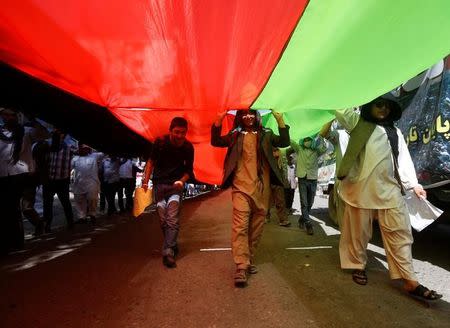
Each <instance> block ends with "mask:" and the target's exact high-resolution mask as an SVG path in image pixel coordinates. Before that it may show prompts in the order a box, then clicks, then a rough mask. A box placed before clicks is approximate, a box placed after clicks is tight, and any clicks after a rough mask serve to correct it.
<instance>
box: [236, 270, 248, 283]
mask: <svg viewBox="0 0 450 328" xmlns="http://www.w3.org/2000/svg"><path fill="white" fill-rule="evenodd" d="M234 285H235V286H236V287H245V286H246V285H247V270H245V269H237V270H236V272H235V273H234Z"/></svg>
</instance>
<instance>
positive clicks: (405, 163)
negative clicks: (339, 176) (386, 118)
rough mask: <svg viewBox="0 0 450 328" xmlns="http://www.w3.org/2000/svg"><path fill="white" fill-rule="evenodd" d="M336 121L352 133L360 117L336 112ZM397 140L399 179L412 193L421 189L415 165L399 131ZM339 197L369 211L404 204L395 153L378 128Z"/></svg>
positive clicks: (349, 111) (381, 129)
mask: <svg viewBox="0 0 450 328" xmlns="http://www.w3.org/2000/svg"><path fill="white" fill-rule="evenodd" d="M336 118H337V120H338V121H339V123H340V124H341V125H342V126H343V127H344V128H345V129H346V130H347V131H348V132H351V131H352V130H353V128H354V127H355V126H356V124H357V123H358V119H359V114H357V113H356V112H354V111H353V109H346V110H342V111H336ZM397 136H398V148H399V149H398V150H399V156H398V163H399V168H398V171H399V175H400V179H401V182H402V184H403V187H404V188H405V189H411V188H414V187H415V186H417V185H418V181H417V177H416V172H415V169H414V164H413V162H412V159H411V156H410V154H409V151H408V148H407V145H406V143H405V140H404V138H403V135H402V133H401V132H400V130H399V129H397ZM339 195H340V197H341V198H342V199H343V200H344V201H345V202H346V203H348V204H350V205H351V206H353V207H357V208H366V209H388V208H394V207H398V206H399V205H400V204H401V203H402V202H403V199H402V194H401V189H400V186H399V184H398V182H397V180H396V179H395V176H394V162H393V158H392V150H391V147H390V144H389V140H388V137H387V134H386V131H385V129H384V128H383V127H381V126H379V125H377V126H376V127H375V130H374V131H373V133H372V135H371V136H370V137H369V140H368V142H367V143H366V146H365V147H364V148H363V150H362V151H361V153H360V154H359V155H358V158H357V159H356V162H355V164H354V165H353V166H352V168H351V169H350V171H349V174H348V175H347V177H346V178H345V179H344V180H343V181H342V183H341V187H340V191H339Z"/></svg>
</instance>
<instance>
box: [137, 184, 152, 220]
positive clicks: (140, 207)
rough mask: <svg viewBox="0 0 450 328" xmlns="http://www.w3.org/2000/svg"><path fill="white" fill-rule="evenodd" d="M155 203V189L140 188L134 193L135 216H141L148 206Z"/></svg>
mask: <svg viewBox="0 0 450 328" xmlns="http://www.w3.org/2000/svg"><path fill="white" fill-rule="evenodd" d="M152 202H153V189H150V188H149V189H147V191H145V190H144V188H141V187H138V188H136V189H135V191H134V200H133V216H134V217H138V216H139V215H141V214H142V213H143V212H144V211H145V209H146V207H147V206H149V205H151V204H152Z"/></svg>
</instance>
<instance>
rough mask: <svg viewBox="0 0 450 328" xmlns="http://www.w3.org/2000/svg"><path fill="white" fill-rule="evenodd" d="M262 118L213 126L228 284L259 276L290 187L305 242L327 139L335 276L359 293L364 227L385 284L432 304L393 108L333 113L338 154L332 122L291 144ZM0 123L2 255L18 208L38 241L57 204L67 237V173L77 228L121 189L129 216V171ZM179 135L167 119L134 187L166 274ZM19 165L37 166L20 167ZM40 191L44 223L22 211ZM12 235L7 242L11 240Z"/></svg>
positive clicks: (410, 168) (15, 240)
mask: <svg viewBox="0 0 450 328" xmlns="http://www.w3.org/2000/svg"><path fill="white" fill-rule="evenodd" d="M271 113H272V115H273V117H274V118H275V120H276V122H277V125H278V134H277V133H275V132H274V131H272V130H271V129H268V128H265V127H263V125H262V120H261V115H260V112H259V111H257V110H251V109H250V110H247V109H242V110H237V112H236V115H235V118H234V124H233V127H232V128H231V130H230V131H225V133H224V134H222V133H223V131H222V121H223V119H224V118H225V116H226V115H227V111H223V112H220V113H219V114H218V116H217V119H216V120H215V122H214V123H213V125H212V127H211V145H212V146H213V147H223V148H227V154H226V158H225V161H224V164H223V165H224V167H223V177H222V184H221V187H222V188H228V187H231V198H232V199H231V201H232V205H233V210H232V213H231V222H232V224H231V226H232V229H231V230H232V233H231V239H232V240H231V249H232V257H233V260H234V263H235V266H236V271H235V273H234V276H233V281H234V284H235V285H236V286H238V287H243V286H246V285H247V284H248V279H249V274H250V275H251V274H256V273H257V272H258V268H257V266H256V260H255V254H256V249H257V246H258V243H259V241H260V240H261V236H262V233H263V230H264V224H265V222H269V221H270V220H271V211H270V208H271V206H272V205H273V207H274V209H275V211H274V212H276V216H277V219H278V224H279V225H280V226H281V227H289V226H290V225H291V222H290V221H289V218H288V215H289V214H290V213H292V211H293V209H292V203H293V197H294V192H295V189H296V188H298V190H299V195H300V207H301V208H300V210H301V216H300V218H299V220H298V226H299V228H300V229H302V230H305V231H306V233H307V234H308V235H310V236H312V235H314V229H313V224H312V221H311V217H310V215H311V209H312V206H313V202H314V198H315V193H316V188H317V176H318V161H319V157H320V156H321V155H322V154H324V153H325V151H326V150H327V147H326V144H327V141H326V140H328V141H329V142H331V143H332V144H333V145H334V148H335V152H336V153H337V154H338V155H337V163H336V165H337V169H336V172H337V174H336V175H337V180H336V181H337V183H336V186H335V190H334V192H333V197H334V203H333V204H335V206H336V207H337V208H338V209H337V210H336V209H335V211H334V212H333V215H334V216H336V217H337V218H336V222H337V223H338V224H339V228H340V230H341V237H340V246H339V255H340V261H341V267H342V269H349V270H351V272H352V279H353V280H354V282H355V283H357V284H359V285H365V284H367V283H368V277H367V273H366V264H367V255H366V251H367V246H368V242H369V240H370V238H371V234H372V221H373V220H377V221H378V223H379V226H380V230H381V235H382V238H383V244H384V248H385V250H386V256H387V261H388V265H389V272H390V276H391V278H392V279H401V280H402V281H403V282H404V285H403V286H404V289H405V290H406V291H407V292H409V293H410V294H411V295H413V296H416V297H420V298H422V299H426V300H436V299H439V298H441V297H442V295H441V294H438V293H437V292H435V291H433V290H430V289H428V288H426V287H424V286H422V285H421V284H420V283H419V282H418V279H417V277H416V275H415V273H414V269H413V263H412V253H411V246H412V242H413V238H412V234H411V226H410V223H409V214H408V210H407V207H406V205H405V201H404V199H403V194H404V191H405V190H412V191H413V192H414V193H415V194H416V196H417V197H419V198H421V199H423V198H425V197H426V192H425V190H424V189H423V188H422V186H421V185H420V184H419V183H418V181H417V177H416V173H415V170H414V165H413V163H412V160H411V157H410V155H409V152H408V148H407V146H406V144H405V140H404V138H403V135H402V134H401V132H400V130H399V129H397V128H396V127H395V125H394V122H395V121H396V120H398V119H399V118H400V116H401V109H400V106H399V104H398V103H397V102H396V101H394V100H392V99H390V98H389V97H388V96H381V97H378V98H376V99H374V100H373V101H371V102H369V103H367V104H365V105H363V106H362V107H361V109H360V110H359V111H357V110H355V109H346V110H340V111H336V121H337V122H338V124H339V125H340V126H341V127H342V128H343V129H345V131H346V132H344V134H345V135H346V136H347V137H346V139H347V140H346V142H345V145H346V146H345V147H346V148H345V149H343V147H342V143H340V142H339V134H338V133H336V131H335V130H333V129H331V127H332V122H328V123H327V124H325V125H324V126H323V128H322V129H321V130H320V131H319V132H318V133H317V134H315V135H312V136H308V137H305V138H302V139H301V140H300V141H299V142H296V141H294V140H291V138H290V135H289V126H288V125H286V124H285V122H284V119H283V115H282V114H281V113H278V112H276V111H272V112H271ZM1 114H2V118H3V121H4V125H3V127H2V133H1V135H0V142H1V143H0V145H1V148H0V152H1V158H2V162H1V165H0V192H2V195H1V196H0V197H1V200H2V201H7V202H9V203H5V205H7V206H5V207H3V208H5V209H6V207H7V209H6V210H7V212H6V213H7V215H8V220H5V221H4V222H3V229H1V231H2V236H1V241H2V249H3V250H7V249H8V248H11V247H12V248H17V247H20V246H21V243H23V237H22V238H19V235H20V233H19V231H20V228H19V227H18V222H19V221H20V220H18V219H17V218H18V217H20V216H21V215H22V214H21V213H20V212H19V209H20V208H22V211H23V215H24V216H26V217H27V218H29V220H30V222H32V223H33V224H35V226H36V233H39V232H40V229H41V226H42V224H44V226H43V227H44V231H46V232H48V231H50V229H51V222H52V207H53V206H52V202H53V197H54V195H55V194H56V195H57V196H58V198H59V199H60V201H61V204H62V205H63V207H64V213H65V216H66V219H67V225H68V227H69V228H72V227H73V224H74V220H73V214H72V207H71V204H70V200H69V197H68V194H69V184H70V172H71V170H72V169H73V172H74V180H73V184H72V190H73V193H74V195H75V204H76V209H77V213H78V217H79V219H80V220H85V221H87V220H90V221H93V222H94V221H95V215H96V214H95V213H96V209H97V201H98V195H99V194H100V195H101V197H100V208H101V209H104V208H105V200H104V199H106V203H107V205H108V210H107V213H108V214H109V215H112V214H114V213H116V211H117V208H116V207H115V195H116V193H117V191H118V190H124V191H125V195H126V203H125V205H124V203H123V199H122V197H123V192H122V191H120V193H119V195H120V196H119V208H120V210H121V211H127V210H130V209H131V207H132V195H133V189H134V186H135V175H136V172H137V170H139V167H138V166H137V165H136V163H134V162H132V161H131V160H130V159H121V158H117V157H115V156H105V155H104V154H100V153H95V152H93V151H92V149H91V148H90V147H88V146H87V145H84V144H80V146H79V147H78V149H76V150H74V149H72V148H71V147H70V146H69V145H67V144H66V143H65V142H64V136H65V135H64V133H63V132H62V131H59V130H54V131H53V132H52V135H51V140H50V141H48V140H47V139H46V138H48V137H49V136H48V135H46V133H38V132H37V131H38V130H37V129H38V128H37V127H36V126H34V129H35V132H34V134H30V137H29V138H30V141H27V140H28V139H27V138H28V137H27V133H26V132H24V129H23V128H22V127H20V126H19V124H18V123H17V122H14V116H15V113H14V112H11V111H10V110H8V109H3V110H2V112H1ZM187 131H188V122H187V120H186V119H184V118H182V117H175V118H173V120H172V121H171V124H170V126H169V133H168V134H167V135H164V136H161V137H160V138H157V139H156V140H155V142H154V144H153V147H152V151H151V154H150V157H149V159H148V160H147V162H146V165H145V171H144V177H143V181H142V186H143V188H144V189H147V188H148V186H149V184H150V181H151V182H152V185H153V194H154V200H155V203H156V208H157V213H158V216H159V218H160V226H161V229H162V232H163V236H164V241H163V247H162V262H163V264H164V265H165V266H166V267H168V268H175V267H176V257H177V254H178V253H179V252H180V248H179V245H178V241H177V239H178V234H179V231H180V208H181V202H182V199H183V190H188V189H187V188H186V185H188V184H189V183H190V182H192V181H194V180H195V177H194V171H193V162H194V147H193V146H192V144H191V143H190V142H189V141H188V140H187V139H186V134H187ZM44 132H45V131H44ZM341 132H342V131H341ZM31 136H33V138H35V139H31V138H32V137H31ZM33 144H34V147H32V146H31V145H33ZM28 145H29V146H28ZM27 147H31V148H30V149H28V148H27ZM26 156H28V160H30V159H33V160H34V162H35V163H34V164H30V162H29V161H28V162H27V159H26ZM31 177H33V178H31ZM38 184H42V185H43V194H44V196H43V197H44V217H43V221H42V220H41V219H40V218H39V216H38V215H36V213H33V212H32V207H33V206H32V201H31V200H30V199H31V198H32V197H31V196H29V195H30V194H32V189H33V188H34V191H35V190H36V186H37V185H38ZM26 186H27V188H28V191H26V190H27V188H26ZM30 186H32V187H30ZM6 190H8V192H6V193H5V191H6ZM21 199H22V207H20V200H21ZM12 231H14V233H10V232H12ZM6 232H9V233H6ZM22 235H23V233H22Z"/></svg>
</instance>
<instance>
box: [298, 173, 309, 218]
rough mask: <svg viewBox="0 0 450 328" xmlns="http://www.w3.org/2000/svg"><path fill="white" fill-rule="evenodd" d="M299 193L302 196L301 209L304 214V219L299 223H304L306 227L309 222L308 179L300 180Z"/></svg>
mask: <svg viewBox="0 0 450 328" xmlns="http://www.w3.org/2000/svg"><path fill="white" fill-rule="evenodd" d="M298 191H299V194H300V209H301V212H302V217H301V219H300V220H299V223H302V224H303V225H304V224H305V222H308V221H309V212H308V188H307V182H306V179H303V178H298Z"/></svg>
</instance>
